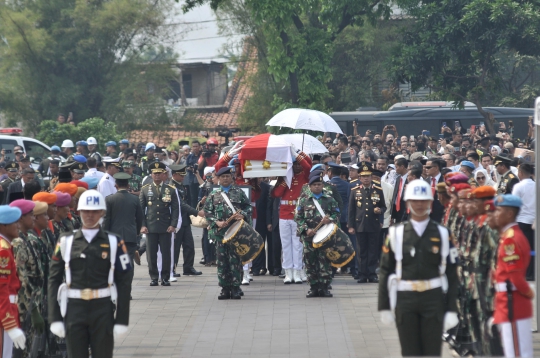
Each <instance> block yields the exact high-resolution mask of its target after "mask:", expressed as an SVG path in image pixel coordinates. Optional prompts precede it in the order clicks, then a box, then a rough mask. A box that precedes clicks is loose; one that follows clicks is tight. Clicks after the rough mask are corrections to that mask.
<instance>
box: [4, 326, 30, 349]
mask: <svg viewBox="0 0 540 358" xmlns="http://www.w3.org/2000/svg"><path fill="white" fill-rule="evenodd" d="M6 332H7V334H8V336H9V338H11V340H12V341H13V346H15V348H19V349H25V348H26V337H25V336H24V332H23V330H22V329H20V328H12V329H10V330H8V331H6Z"/></svg>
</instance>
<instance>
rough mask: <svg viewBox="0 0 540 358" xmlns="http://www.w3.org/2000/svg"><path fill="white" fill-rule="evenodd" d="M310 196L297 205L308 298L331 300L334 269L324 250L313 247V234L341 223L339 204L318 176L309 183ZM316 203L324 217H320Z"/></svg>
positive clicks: (304, 197) (296, 218) (298, 233)
mask: <svg viewBox="0 0 540 358" xmlns="http://www.w3.org/2000/svg"><path fill="white" fill-rule="evenodd" d="M309 190H310V193H309V195H308V196H303V197H301V198H300V200H299V201H298V207H297V208H296V214H295V217H294V220H295V221H296V223H297V232H296V233H297V235H298V236H299V237H300V239H301V240H302V242H303V246H304V264H305V265H306V271H307V277H308V282H309V284H310V286H311V289H310V290H309V292H308V293H307V295H306V297H307V298H311V297H332V294H331V293H330V290H329V287H328V286H329V285H330V282H331V281H332V268H331V266H330V262H329V261H328V259H327V258H326V255H325V253H324V252H323V250H321V249H318V248H314V247H313V237H314V236H315V234H316V231H315V230H314V229H315V228H316V227H317V226H318V225H319V224H322V225H326V224H329V223H335V224H337V223H339V217H340V212H339V207H338V203H337V202H336V201H335V200H334V199H333V198H332V197H331V196H330V195H328V194H327V193H325V192H324V190H323V180H322V178H321V177H320V176H319V175H315V176H312V177H311V178H310V180H309ZM315 201H317V203H318V204H319V205H320V208H321V209H322V211H323V213H324V217H323V215H321V213H320V212H319V210H318V208H317V206H316V204H315Z"/></svg>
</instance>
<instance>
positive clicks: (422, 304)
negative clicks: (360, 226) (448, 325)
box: [378, 220, 457, 356]
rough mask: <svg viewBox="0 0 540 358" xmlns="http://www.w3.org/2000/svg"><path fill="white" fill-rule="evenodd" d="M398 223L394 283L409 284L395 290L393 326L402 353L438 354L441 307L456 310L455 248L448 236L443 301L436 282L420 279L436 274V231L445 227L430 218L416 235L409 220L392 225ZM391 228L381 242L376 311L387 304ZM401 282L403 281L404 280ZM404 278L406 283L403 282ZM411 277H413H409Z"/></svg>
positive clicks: (392, 264)
mask: <svg viewBox="0 0 540 358" xmlns="http://www.w3.org/2000/svg"><path fill="white" fill-rule="evenodd" d="M400 226H401V227H402V228H403V237H402V255H403V257H402V261H401V265H402V274H401V280H398V282H400V284H401V283H409V284H410V285H411V286H412V289H411V290H405V289H398V292H397V304H396V307H395V317H396V326H397V329H398V334H399V340H400V343H401V354H402V355H403V356H440V355H441V334H442V331H443V319H444V315H445V312H456V310H457V307H456V301H457V276H456V258H457V250H456V249H455V248H454V247H453V244H452V241H451V240H450V235H448V244H449V255H448V257H447V258H445V260H446V268H445V274H446V277H447V280H448V292H447V293H446V300H445V298H444V295H443V290H442V288H441V287H437V288H433V289H429V288H428V287H426V286H425V285H422V284H421V283H423V282H425V281H426V280H431V279H437V278H439V277H441V272H440V269H439V265H441V262H442V259H443V257H442V255H441V252H442V251H441V250H442V249H443V246H442V245H443V242H442V240H443V237H442V235H441V231H442V232H445V231H446V228H444V227H442V226H440V225H438V224H437V223H436V222H435V221H433V220H429V222H428V223H427V226H426V228H425V230H424V232H423V233H422V235H421V236H419V235H418V234H417V233H416V231H415V229H414V228H413V225H412V224H411V222H410V221H405V222H403V223H400V224H398V225H396V226H395V228H396V230H395V231H396V232H399V230H398V228H399V227H400ZM392 232H394V230H392V228H391V230H390V231H389V236H388V238H387V239H386V241H385V244H384V246H383V250H382V251H383V253H382V257H381V267H380V273H379V276H380V282H379V305H378V306H379V311H388V310H390V309H391V307H390V298H389V288H388V280H389V276H390V275H391V274H394V273H395V272H396V264H397V260H396V257H395V251H396V247H395V245H396V242H397V241H398V240H396V239H395V238H392ZM403 281H405V282H403ZM407 281H409V282H407ZM411 281H412V282H411Z"/></svg>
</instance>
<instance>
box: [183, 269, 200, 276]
mask: <svg viewBox="0 0 540 358" xmlns="http://www.w3.org/2000/svg"><path fill="white" fill-rule="evenodd" d="M184 275H187V276H198V275H202V272H201V271H197V270H195V268H193V267H192V268H189V269H187V270H184Z"/></svg>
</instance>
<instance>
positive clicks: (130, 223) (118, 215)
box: [102, 173, 143, 292]
mask: <svg viewBox="0 0 540 358" xmlns="http://www.w3.org/2000/svg"><path fill="white" fill-rule="evenodd" d="M113 177H114V179H115V181H116V188H117V189H118V191H117V192H116V193H114V194H113V195H109V196H108V197H106V198H105V203H106V205H107V212H106V213H105V219H104V220H103V225H102V228H103V229H104V230H106V231H110V232H113V233H115V234H116V235H118V237H120V238H122V239H123V240H124V243H125V244H126V249H127V252H128V255H129V259H130V261H131V267H134V266H133V258H134V256H135V251H136V250H137V234H138V233H139V231H141V227H142V221H143V212H142V209H141V204H140V203H139V199H138V198H137V197H136V196H135V195H132V194H131V193H130V192H129V191H128V190H129V179H131V175H129V174H127V173H116V174H115V175H114V176H113ZM133 272H134V271H133V270H131V272H129V273H128V275H129V276H130V277H129V283H130V286H129V289H130V292H131V283H132V282H133Z"/></svg>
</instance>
